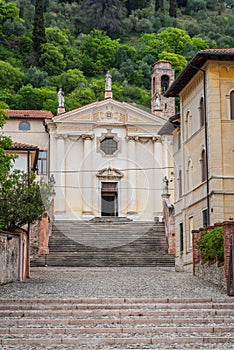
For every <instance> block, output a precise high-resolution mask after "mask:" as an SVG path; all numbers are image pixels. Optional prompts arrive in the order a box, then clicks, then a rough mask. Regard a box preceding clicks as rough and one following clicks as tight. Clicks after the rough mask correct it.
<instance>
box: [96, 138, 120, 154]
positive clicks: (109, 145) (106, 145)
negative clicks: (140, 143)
mask: <svg viewBox="0 0 234 350" xmlns="http://www.w3.org/2000/svg"><path fill="white" fill-rule="evenodd" d="M100 149H101V150H102V151H103V152H104V153H105V154H107V155H113V154H114V153H115V152H116V151H117V149H118V142H117V141H115V140H114V139H113V137H106V138H105V139H104V140H102V141H101V142H100Z"/></svg>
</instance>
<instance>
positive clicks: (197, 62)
mask: <svg viewBox="0 0 234 350" xmlns="http://www.w3.org/2000/svg"><path fill="white" fill-rule="evenodd" d="M208 60H213V61H234V48H230V49H207V50H201V51H198V53H197V54H196V55H195V56H194V57H193V58H192V59H191V61H190V62H189V63H188V64H187V66H186V67H185V68H184V70H183V71H182V72H181V73H180V74H179V76H178V77H177V78H176V80H175V81H174V82H173V83H172V84H171V86H170V87H169V89H168V90H167V91H166V92H165V94H164V96H166V97H176V96H179V93H180V92H181V91H182V90H183V88H184V87H185V86H186V85H187V84H188V83H189V81H190V80H191V79H192V78H193V77H194V76H195V75H196V74H197V72H198V71H199V70H202V69H201V68H202V66H203V65H204V64H205V63H206V61H208Z"/></svg>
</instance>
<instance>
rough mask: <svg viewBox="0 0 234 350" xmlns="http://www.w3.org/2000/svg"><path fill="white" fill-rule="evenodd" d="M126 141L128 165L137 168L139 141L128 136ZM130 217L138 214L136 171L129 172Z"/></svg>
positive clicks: (130, 167) (135, 137) (134, 137)
mask: <svg viewBox="0 0 234 350" xmlns="http://www.w3.org/2000/svg"><path fill="white" fill-rule="evenodd" d="M126 140H127V141H128V164H129V166H128V167H129V169H133V168H136V141H137V140H138V137H137V136H127V137H126ZM128 187H129V190H128V203H129V205H128V212H127V214H128V215H136V214H137V198H136V187H137V180H136V171H135V170H129V171H128Z"/></svg>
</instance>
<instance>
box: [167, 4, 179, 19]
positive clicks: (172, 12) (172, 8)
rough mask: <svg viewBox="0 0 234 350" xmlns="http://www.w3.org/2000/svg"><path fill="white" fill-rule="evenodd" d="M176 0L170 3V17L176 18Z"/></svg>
mask: <svg viewBox="0 0 234 350" xmlns="http://www.w3.org/2000/svg"><path fill="white" fill-rule="evenodd" d="M176 7H177V6H176V0H170V2H169V15H170V16H171V17H174V18H176Z"/></svg>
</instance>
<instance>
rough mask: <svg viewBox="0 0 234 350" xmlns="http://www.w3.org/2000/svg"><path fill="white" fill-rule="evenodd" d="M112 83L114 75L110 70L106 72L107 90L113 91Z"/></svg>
mask: <svg viewBox="0 0 234 350" xmlns="http://www.w3.org/2000/svg"><path fill="white" fill-rule="evenodd" d="M111 85H112V76H111V74H110V72H109V71H108V72H107V73H106V90H109V91H111Z"/></svg>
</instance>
